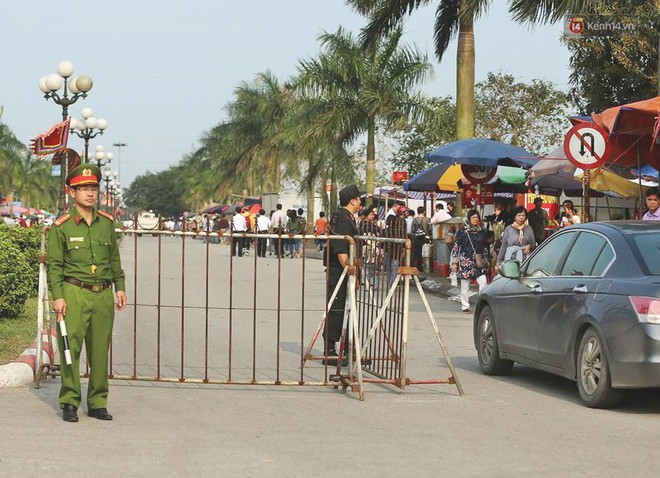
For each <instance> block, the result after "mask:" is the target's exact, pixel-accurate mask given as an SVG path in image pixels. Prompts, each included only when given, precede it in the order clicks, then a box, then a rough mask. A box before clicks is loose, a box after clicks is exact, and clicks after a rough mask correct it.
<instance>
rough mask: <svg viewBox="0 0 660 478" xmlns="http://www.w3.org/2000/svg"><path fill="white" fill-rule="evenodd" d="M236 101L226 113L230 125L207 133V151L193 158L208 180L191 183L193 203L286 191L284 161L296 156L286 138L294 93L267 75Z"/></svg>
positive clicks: (249, 85) (203, 149) (243, 88)
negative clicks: (283, 186) (285, 125)
mask: <svg viewBox="0 0 660 478" xmlns="http://www.w3.org/2000/svg"><path fill="white" fill-rule="evenodd" d="M234 95H235V99H234V101H232V102H231V103H229V104H228V105H227V108H226V109H227V112H228V114H229V118H228V120H227V121H226V122H224V123H221V124H219V125H217V126H215V127H214V128H212V129H211V130H210V131H209V132H207V133H206V134H205V135H204V137H203V138H202V140H201V143H202V145H201V147H200V148H199V149H198V150H197V151H195V152H194V153H193V155H192V156H191V157H190V158H188V162H189V165H191V166H192V167H193V169H194V170H196V171H198V172H200V173H201V172H204V175H203V176H200V177H204V178H206V179H205V180H204V181H199V179H198V178H195V179H194V180H193V179H191V181H190V183H191V184H190V185H191V189H190V192H189V194H188V199H189V200H191V199H194V201H195V202H198V201H200V200H201V199H202V198H205V200H208V199H221V198H225V199H229V198H230V197H231V195H232V194H233V193H239V194H241V195H245V194H260V193H262V192H266V191H268V190H276V191H279V189H280V184H281V174H282V156H283V155H286V154H287V153H290V151H291V150H292V148H291V147H290V146H289V145H288V144H286V143H285V142H283V141H282V135H281V134H280V133H281V130H282V125H283V123H284V121H285V118H286V116H287V114H288V109H289V108H290V106H289V104H290V98H291V96H292V93H291V91H290V90H289V87H288V86H286V85H281V84H280V82H279V81H278V80H277V78H276V77H275V76H274V75H273V74H272V73H270V72H268V71H267V72H265V73H260V74H258V75H257V77H256V79H255V81H254V82H253V83H247V82H243V83H241V84H240V85H239V86H238V87H237V88H236V90H235V91H234ZM237 186H238V187H240V188H241V190H236V187H237ZM202 202H203V201H202Z"/></svg>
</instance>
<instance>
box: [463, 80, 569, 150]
mask: <svg viewBox="0 0 660 478" xmlns="http://www.w3.org/2000/svg"><path fill="white" fill-rule="evenodd" d="M475 90H476V98H477V110H476V116H477V120H476V129H477V136H478V137H481V138H493V139H496V140H498V141H502V142H503V143H509V144H513V145H515V146H520V147H521V148H523V149H526V150H527V151H529V152H531V153H534V154H542V153H546V152H547V151H548V150H549V149H551V148H552V147H554V146H556V145H557V144H559V143H560V142H561V140H562V137H563V134H564V131H565V130H566V129H567V128H569V127H570V122H569V121H568V119H567V118H568V100H567V98H566V95H565V94H564V93H563V92H561V91H559V90H557V89H556V88H555V87H554V86H553V85H552V83H550V82H549V81H543V80H536V79H535V80H532V81H531V82H530V83H522V82H517V81H516V79H515V77H513V76H512V75H508V74H505V73H488V76H487V78H486V80H485V81H482V82H479V83H477V85H476V88H475Z"/></svg>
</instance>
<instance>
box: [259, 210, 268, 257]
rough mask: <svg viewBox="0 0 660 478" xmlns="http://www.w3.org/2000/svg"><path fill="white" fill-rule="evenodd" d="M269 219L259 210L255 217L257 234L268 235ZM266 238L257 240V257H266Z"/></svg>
mask: <svg viewBox="0 0 660 478" xmlns="http://www.w3.org/2000/svg"><path fill="white" fill-rule="evenodd" d="M270 224H271V221H270V218H269V217H268V216H266V211H264V210H263V209H259V215H258V216H257V227H256V229H257V234H268V232H269V231H270ZM267 240H268V239H266V238H263V239H261V238H259V239H257V257H266V241H267Z"/></svg>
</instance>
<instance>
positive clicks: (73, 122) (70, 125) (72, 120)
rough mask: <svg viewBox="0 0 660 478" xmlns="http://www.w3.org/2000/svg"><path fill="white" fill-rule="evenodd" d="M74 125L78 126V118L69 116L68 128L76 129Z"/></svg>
mask: <svg viewBox="0 0 660 478" xmlns="http://www.w3.org/2000/svg"><path fill="white" fill-rule="evenodd" d="M76 126H78V120H77V119H75V118H71V119H70V120H69V130H72V129H76Z"/></svg>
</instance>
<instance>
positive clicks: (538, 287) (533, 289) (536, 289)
mask: <svg viewBox="0 0 660 478" xmlns="http://www.w3.org/2000/svg"><path fill="white" fill-rule="evenodd" d="M529 290H530V292H534V293H535V294H540V293H541V292H543V287H541V284H539V283H538V282H537V283H536V284H534V285H533V286H531V287H530V288H529Z"/></svg>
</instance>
